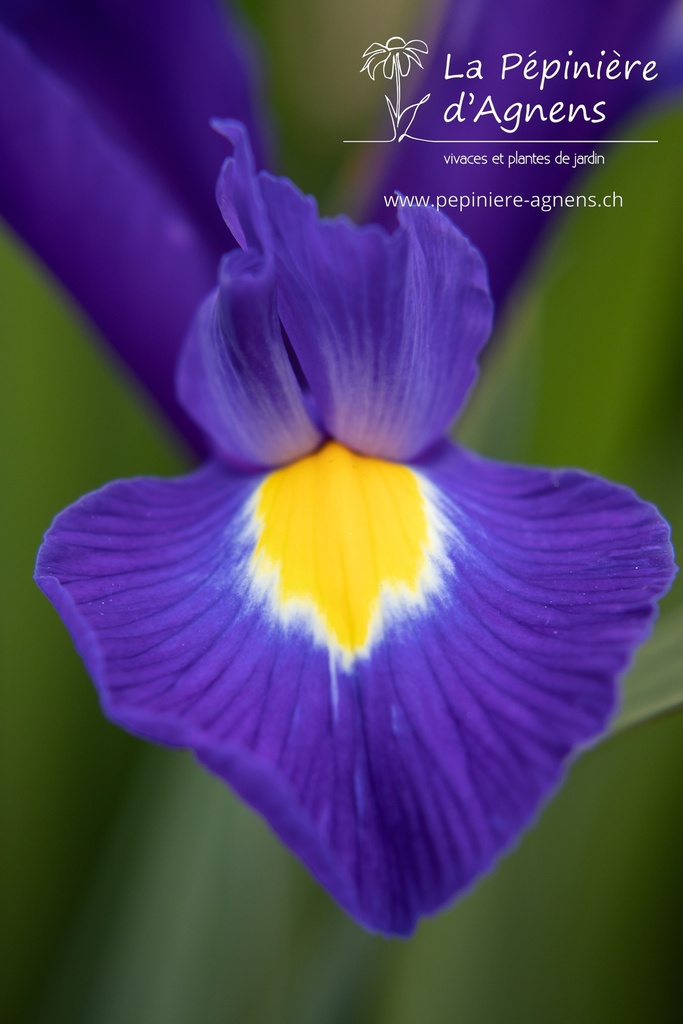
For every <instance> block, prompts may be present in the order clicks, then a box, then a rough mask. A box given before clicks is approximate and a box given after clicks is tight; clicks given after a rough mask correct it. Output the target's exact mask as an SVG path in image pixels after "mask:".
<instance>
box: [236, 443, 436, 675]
mask: <svg viewBox="0 0 683 1024" xmlns="http://www.w3.org/2000/svg"><path fill="white" fill-rule="evenodd" d="M423 492H424V487H423V485H422V484H421V482H420V479H419V478H418V476H417V474H416V473H415V472H413V470H411V469H409V468H408V467H407V466H402V465H399V464H397V463H394V462H385V461H383V460H381V459H375V458H367V457H365V456H362V455H358V454H356V453H355V452H352V451H350V450H349V449H348V448H345V447H343V446H342V445H340V444H338V443H337V442H335V441H330V442H328V443H327V444H326V445H324V447H323V448H321V449H320V450H319V451H317V452H315V453H314V454H313V455H309V456H307V457H306V458H303V459H300V460H299V461H297V462H294V463H292V464H291V465H289V466H285V467H284V468H283V469H278V470H275V471H274V472H272V473H270V474H269V475H268V476H267V477H266V479H265V480H264V482H263V483H262V484H261V485H260V487H259V488H258V490H257V492H256V495H255V499H254V504H253V506H252V515H253V517H254V525H255V533H256V546H255V549H254V553H253V556H252V561H251V573H252V578H253V579H254V581H255V582H256V583H257V584H258V585H260V587H261V588H262V589H264V590H265V591H266V592H268V593H269V594H270V596H271V598H272V599H273V602H272V603H273V605H274V608H275V610H276V612H277V613H278V614H279V615H280V616H281V617H282V618H283V619H284V620H287V619H288V618H290V617H291V616H304V617H306V618H308V620H309V623H310V625H311V627H312V629H313V632H314V633H315V634H316V635H317V636H318V637H320V638H321V639H322V640H323V641H324V642H326V643H327V645H328V647H329V648H330V649H331V650H337V651H339V652H340V653H341V655H342V658H343V660H344V661H346V662H348V661H349V660H350V659H351V658H353V657H354V656H355V655H357V654H359V653H361V652H362V651H363V649H364V648H366V647H367V646H368V644H369V641H370V640H371V634H372V633H373V630H375V629H376V628H377V626H378V623H379V621H380V620H381V617H382V612H383V610H385V609H386V607H387V606H391V607H392V608H393V609H394V610H395V609H396V608H397V607H403V606H406V605H408V606H409V605H415V604H421V603H422V602H423V600H424V590H425V587H426V585H428V577H429V575H430V553H433V549H434V531H433V528H432V526H431V525H430V516H429V510H428V500H427V498H426V496H425V494H424V493H423ZM432 575H433V574H432ZM311 617H312V619H311Z"/></svg>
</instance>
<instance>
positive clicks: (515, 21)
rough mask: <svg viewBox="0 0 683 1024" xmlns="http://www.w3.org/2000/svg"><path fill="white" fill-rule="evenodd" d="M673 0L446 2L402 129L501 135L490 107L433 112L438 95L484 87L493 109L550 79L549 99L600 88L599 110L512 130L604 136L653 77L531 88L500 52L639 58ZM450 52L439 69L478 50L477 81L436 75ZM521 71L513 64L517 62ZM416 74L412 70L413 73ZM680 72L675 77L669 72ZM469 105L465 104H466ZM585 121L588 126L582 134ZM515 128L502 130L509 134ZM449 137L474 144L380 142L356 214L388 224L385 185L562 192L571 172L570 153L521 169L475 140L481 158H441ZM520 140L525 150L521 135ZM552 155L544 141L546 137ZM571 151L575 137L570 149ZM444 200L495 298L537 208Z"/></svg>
mask: <svg viewBox="0 0 683 1024" xmlns="http://www.w3.org/2000/svg"><path fill="white" fill-rule="evenodd" d="M674 7H675V3H674V2H673V0H653V2H652V3H641V2H640V0H599V2H598V3H595V2H593V0H580V2H578V3H573V4H565V5H561V4H557V3H551V4H549V3H547V2H546V0H462V2H460V0H459V2H452V3H450V4H449V5H448V6H447V10H446V13H445V15H444V23H443V26H442V27H441V29H440V31H439V32H438V34H437V36H436V38H437V39H438V43H437V45H436V46H435V48H434V50H433V52H432V54H431V55H430V58H429V62H428V65H427V67H428V70H427V74H426V75H425V76H423V77H422V78H421V79H420V81H419V83H418V82H417V80H415V81H413V82H412V83H411V84H412V86H413V87H414V88H415V89H416V90H420V91H419V92H418V93H417V95H421V94H422V93H426V92H429V93H431V98H430V101H429V103H425V104H424V105H423V106H422V107H421V108H420V111H419V113H418V115H417V117H416V119H415V121H414V122H413V124H412V126H411V135H413V136H416V137H419V138H428V139H443V138H454V139H455V138H458V137H459V138H465V139H494V138H498V137H500V138H501V139H504V138H506V137H507V138H508V139H509V138H510V137H511V136H505V133H503V132H501V131H500V128H499V127H498V125H497V124H496V123H495V121H494V120H493V118H492V117H491V116H488V117H483V118H482V119H480V120H479V121H478V122H477V123H476V124H474V123H472V119H471V118H468V120H467V122H466V123H463V124H457V123H453V124H446V123H444V120H443V114H444V111H445V110H446V108H447V107H448V106H449V104H451V103H454V102H456V101H457V100H458V98H459V96H460V92H461V90H463V89H465V90H466V91H467V92H468V93H469V91H475V93H476V96H478V97H479V102H480V103H481V102H483V100H484V98H485V97H486V96H487V95H488V94H489V93H490V94H491V95H492V97H493V99H494V102H495V103H496V104H497V106H498V107H499V108H500V110H501V111H505V109H506V107H507V106H508V105H509V104H511V103H513V102H517V101H521V102H530V103H531V104H536V103H538V102H540V101H544V100H545V99H546V93H549V92H550V91H552V101H553V102H555V101H560V100H563V101H565V102H566V103H568V102H574V103H586V104H587V107H588V110H589V111H590V110H591V108H592V105H593V103H594V102H597V101H600V100H602V99H605V98H606V97H608V98H609V101H608V104H607V107H606V113H607V114H608V117H607V120H606V121H605V123H604V125H601V126H600V128H597V127H596V126H594V125H592V124H588V125H587V124H586V123H585V121H584V120H583V117H579V118H577V119H576V120H574V121H573V122H571V123H570V122H568V121H566V120H565V121H563V122H562V123H558V124H555V125H553V124H552V123H550V122H543V123H542V124H541V126H540V128H539V127H538V124H539V122H538V121H536V122H532V123H531V124H530V125H527V126H524V125H523V126H522V128H521V129H520V130H519V132H518V133H517V135H516V137H517V138H520V139H522V138H525V137H526V138H531V139H539V138H540V139H544V140H545V139H551V138H553V137H554V138H562V139H577V138H593V137H595V138H597V137H598V133H599V134H600V135H602V136H603V137H606V138H609V137H610V135H612V137H614V132H613V126H614V125H615V123H616V122H617V120H618V119H619V117H621V116H622V115H623V114H624V113H625V112H626V111H628V110H631V109H633V108H634V106H635V105H636V104H638V103H640V102H645V101H646V100H648V99H654V98H655V96H656V95H657V86H656V85H655V84H654V83H647V82H643V80H642V78H641V79H640V80H638V78H637V77H632V78H630V79H629V80H628V81H627V80H626V79H625V78H623V77H622V78H621V79H618V80H613V81H610V82H609V83H607V84H608V89H607V90H606V89H605V84H606V83H605V81H604V80H602V81H596V80H591V79H589V78H587V77H586V76H585V75H583V76H581V77H580V78H579V79H577V80H569V81H561V80H560V79H554V80H553V82H552V83H551V84H552V90H550V88H548V89H546V93H541V92H540V91H539V88H538V82H537V81H534V80H525V79H524V78H523V77H522V76H521V74H516V75H512V76H508V77H507V79H506V80H505V81H501V78H500V67H501V57H502V55H503V54H506V53H519V54H521V55H522V56H523V58H524V60H525V61H526V59H527V58H528V57H529V56H530V55H531V54H532V51H535V56H536V57H537V58H538V59H539V60H542V59H543V58H547V59H548V60H551V59H553V58H555V57H557V58H560V59H563V58H564V59H566V57H567V51H568V49H571V50H572V51H573V55H574V57H575V58H578V59H579V60H593V61H594V62H595V61H596V60H597V59H599V54H600V51H601V50H603V49H604V50H605V51H606V53H607V55H608V58H609V57H610V56H613V54H612V51H618V53H619V54H620V55H621V57H622V58H629V59H634V58H640V59H642V60H644V61H647V60H650V59H656V58H657V57H659V56H663V57H666V56H667V54H666V52H665V51H664V49H663V45H662V40H661V34H660V33H661V26H662V21H663V19H664V16H665V15H666V14H667V13H669V12H671V11H672V10H673V8H674ZM448 54H451V67H450V70H451V73H452V74H453V73H455V72H459V73H464V71H465V70H466V68H467V62H468V61H470V60H480V61H481V62H482V64H483V67H484V81H482V82H479V81H477V80H467V79H466V78H460V79H450V80H445V78H444V72H445V68H446V58H447V55H448ZM520 72H521V67H520ZM416 78H417V76H416ZM678 84H680V80H679V83H678ZM474 109H476V107H475V108H474ZM587 131H589V132H591V133H592V134H590V135H587V134H586V132H587ZM514 137H515V136H512V138H514ZM454 148H456V150H457V152H462V153H472V152H478V150H477V149H476V147H472V146H463V147H462V149H460V148H459V147H453V146H449V145H446V146H437V145H426V144H425V143H422V142H416V141H412V140H410V139H404V140H403V141H402V142H401V144H400V146H399V147H397V148H394V149H393V150H391V153H390V154H386V155H385V154H382V155H383V157H384V158H385V159H389V160H390V163H389V165H388V167H387V168H386V170H385V173H384V174H383V176H382V179H381V183H380V186H379V187H378V188H377V189H376V191H375V194H374V195H373V197H372V198H371V200H370V205H369V216H368V219H369V220H372V221H375V222H379V223H383V224H386V225H390V224H391V223H392V218H393V209H391V208H387V206H386V205H385V202H384V196H390V195H392V194H393V193H394V192H395V191H396V190H398V191H399V192H401V193H402V194H404V195H407V196H412V195H430V196H431V200H432V202H434V201H435V197H436V196H437V195H445V196H446V197H448V196H451V195H458V196H459V195H465V196H467V195H471V194H472V193H476V194H477V195H488V193H489V192H492V193H494V194H501V195H506V194H515V193H517V192H521V193H523V194H524V196H527V197H528V196H531V195H532V194H540V195H545V194H559V193H562V192H563V191H564V190H565V189H566V187H567V185H568V183H569V181H570V180H571V178H572V177H573V176H574V175H575V173H576V172H575V171H573V169H572V166H571V164H569V165H566V164H559V165H558V164H556V163H555V161H554V159H552V160H551V163H550V164H549V165H544V164H536V165H524V166H523V167H522V168H521V169H520V168H519V167H517V168H514V167H513V168H510V169H509V168H508V167H507V165H506V161H507V156H508V152H513V151H514V148H515V147H514V145H504V146H503V145H502V146H501V147H500V148H501V150H502V151H504V153H505V157H506V161H505V162H504V163H503V164H495V165H494V164H493V163H492V162H491V156H492V154H493V153H494V152H496V150H495V147H493V146H489V147H482V149H481V152H482V153H483V152H486V153H487V154H488V162H487V163H486V165H482V164H477V165H472V164H469V165H468V164H463V165H459V164H458V165H455V164H446V163H445V162H444V159H443V154H448V153H449V152H450V151H451V150H453V149H454ZM521 149H522V150H523V151H524V152H525V153H526V152H527V151H529V150H530V147H528V146H524V147H521ZM548 152H552V155H553V156H554V155H555V154H556V149H555V148H554V147H552V149H551V147H548ZM581 152H583V149H582V150H581ZM446 212H448V214H449V215H450V216H451V217H452V218H453V220H454V221H455V223H456V224H457V225H458V227H459V228H460V229H461V230H462V231H464V232H465V234H466V235H467V236H468V237H469V238H470V239H471V240H472V242H473V243H474V245H476V246H477V247H478V248H479V249H481V251H482V253H483V255H484V258H485V260H486V263H487V266H488V269H489V275H490V280H491V290H492V293H493V297H494V300H495V301H496V303H497V304H498V305H500V304H501V303H502V302H503V300H504V298H505V296H506V294H507V292H508V290H509V289H510V287H511V286H512V285H513V284H514V282H515V281H516V280H517V277H518V275H519V273H520V272H521V270H522V268H523V266H524V265H525V263H526V260H527V258H528V257H529V255H530V253H531V251H532V250H533V247H534V243H535V242H536V239H537V237H538V235H539V233H540V232H541V230H542V228H543V227H544V225H546V224H547V223H548V220H549V218H548V214H544V213H543V212H541V211H540V210H539V209H532V208H530V207H529V205H528V204H527V205H526V206H524V207H522V208H518V209H515V208H514V207H511V206H510V207H508V208H505V209H500V208H498V209H496V208H494V209H485V208H483V207H478V208H470V209H465V210H459V209H457V210H454V209H453V208H450V209H449V208H448V207H446Z"/></svg>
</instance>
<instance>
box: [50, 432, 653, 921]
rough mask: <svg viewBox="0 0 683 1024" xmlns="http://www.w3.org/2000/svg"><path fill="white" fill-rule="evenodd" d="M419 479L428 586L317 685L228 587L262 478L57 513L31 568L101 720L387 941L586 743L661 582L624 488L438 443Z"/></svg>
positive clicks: (236, 585)
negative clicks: (307, 873)
mask: <svg viewBox="0 0 683 1024" xmlns="http://www.w3.org/2000/svg"><path fill="white" fill-rule="evenodd" d="M418 472H419V474H420V479H421V480H422V481H423V483H422V485H421V486H422V488H423V494H425V495H426V496H427V499H428V501H429V502H430V507H431V508H432V511H433V512H434V514H435V520H434V522H435V528H436V529H437V531H438V545H437V549H435V550H436V555H435V557H436V558H437V559H438V562H437V563H436V564H438V571H439V574H440V576H439V579H438V580H437V585H435V587H434V588H433V589H432V590H431V591H430V592H429V594H428V595H427V596H428V600H427V602H426V604H424V605H423V606H422V607H421V610H418V611H415V612H414V613H411V614H403V615H401V616H399V617H397V618H394V619H390V620H388V622H387V624H386V627H385V628H384V630H383V632H382V633H381V635H379V637H378V638H377V639H376V642H375V643H374V646H372V647H371V649H370V650H369V651H368V652H366V653H365V654H363V655H362V656H361V655H359V656H358V657H356V658H355V660H353V662H352V663H351V665H347V666H346V667H344V666H343V665H338V666H337V668H336V670H334V671H333V670H332V665H333V662H334V659H333V658H332V656H331V652H330V651H328V650H327V649H326V648H325V646H324V645H321V643H320V642H319V641H318V639H317V638H316V637H315V636H313V635H312V634H311V635H307V633H306V631H305V630H304V629H303V628H300V627H293V626H291V624H290V625H287V624H285V623H283V622H280V621H278V620H276V619H273V617H272V616H271V615H268V614H267V613H266V611H265V610H264V607H265V606H264V605H263V603H262V602H260V601H259V600H256V599H255V598H254V595H253V592H252V591H250V589H249V585H248V584H249V573H248V570H247V564H248V560H249V558H250V556H251V552H252V551H253V547H254V540H253V538H252V536H251V534H250V529H249V524H250V522H253V520H252V519H250V516H251V515H252V513H251V512H250V509H251V508H253V499H254V494H255V489H256V488H257V487H258V486H260V485H261V484H262V482H263V481H264V479H265V478H264V477H260V476H257V477H246V476H240V475H238V474H233V473H230V472H229V471H227V470H225V469H223V468H220V467H218V466H215V465H210V466H207V467H206V468H205V469H203V470H201V471H199V472H197V473H195V474H193V475H192V476H189V477H186V478H183V479H179V480H174V481H160V480H137V481H131V482H123V483H116V484H111V485H109V486H108V487H106V488H104V489H103V490H101V491H99V492H97V493H95V494H92V495H90V496H88V497H86V498H84V499H82V500H81V501H80V502H78V503H77V504H76V505H74V506H72V508H70V509H68V510H67V511H66V512H64V513H62V515H60V516H59V517H58V518H57V520H56V521H55V523H54V525H53V527H52V528H51V530H50V531H49V533H48V535H47V537H46V541H45V544H44V546H43V549H42V551H41V553H40V555H39V560H38V565H37V570H36V578H37V580H38V583H39V584H40V586H41V587H42V589H43V590H44V591H45V593H46V594H47V595H48V597H49V598H50V599H51V600H52V601H53V603H54V604H55V605H56V607H57V608H58V610H59V612H60V614H61V615H62V617H63V618H64V620H65V622H66V624H67V626H68V627H69V629H70V630H71V632H72V635H73V637H74V640H75V642H76V644H77V646H78V648H79V650H80V652H81V654H82V656H83V657H84V659H85V661H86V663H87V665H88V667H89V670H90V672H91V674H92V675H93V677H94V679H95V682H96V684H97V686H98V689H99V691H100V695H101V698H102V701H103V705H104V707H105V710H106V711H107V713H108V714H109V715H110V717H111V718H112V719H113V720H114V721H117V722H119V723H120V724H122V725H124V726H126V727H127V728H129V729H130V730H131V731H133V732H136V733H138V734H140V735H143V736H146V737H148V738H151V739H155V740H158V741H161V742H164V743H169V744H173V745H180V746H188V747H190V748H192V749H193V750H194V751H195V753H196V754H197V756H198V757H199V759H200V760H201V761H203V762H204V763H205V764H207V765H208V766H209V767H210V768H211V769H212V770H213V771H215V772H217V773H218V774H219V775H221V776H222V777H223V778H224V779H225V780H226V781H228V782H229V783H230V784H231V785H233V786H234V787H235V788H236V789H237V791H238V792H239V793H240V794H241V795H242V796H243V797H244V798H245V799H247V800H248V801H249V802H250V803H252V804H253V806H254V807H255V808H256V809H257V810H259V811H260V812H261V813H262V814H264V815H265V816H266V818H267V819H268V821H269V823H270V824H271V826H272V827H273V828H274V829H275V831H276V832H278V833H279V835H280V836H281V837H282V838H283V839H284V840H285V842H287V843H288V844H289V845H290V846H291V847H292V849H293V850H294V851H295V852H296V853H297V854H298V855H299V856H300V857H301V858H302V860H303V861H304V862H305V863H306V864H307V865H308V866H309V868H310V869H311V870H312V871H313V873H314V874H315V875H316V876H317V877H318V879H319V880H320V881H321V882H322V883H323V884H324V885H325V886H326V887H327V888H328V889H329V890H330V892H331V893H332V895H333V896H334V897H335V898H336V899H337V900H338V901H339V902H340V903H341V904H342V906H344V907H345V908H346V909H347V910H348V911H349V912H350V913H351V914H353V915H354V916H356V917H357V918H358V919H359V920H360V921H361V922H363V923H364V924H365V925H367V926H368V927H370V928H373V929H379V930H383V931H387V932H399V933H407V932H409V931H410V930H411V929H412V927H413V926H414V923H415V919H416V917H417V916H418V915H419V914H421V913H425V912H428V911H431V910H434V909H435V908H437V907H438V906H440V905H441V904H443V903H444V902H446V901H448V900H449V899H451V898H452V897H453V896H454V895H455V894H456V893H457V892H458V891H460V890H461V889H462V888H463V887H465V886H467V885H468V884H469V883H470V882H471V881H472V880H473V879H474V878H475V877H476V876H477V875H478V874H479V873H481V872H482V871H483V870H485V869H486V868H487V867H489V866H490V864H491V863H492V861H493V859H494V858H495V857H496V855H497V854H498V853H499V852H500V851H501V850H502V849H503V848H505V847H506V846H507V845H509V843H510V842H511V841H512V839H513V838H514V837H515V836H516V835H518V833H519V831H520V829H521V828H523V827H524V826H525V825H527V824H528V823H529V821H530V820H531V818H532V817H533V815H534V813H535V812H536V811H537V809H538V807H539V804H540V803H541V802H542V800H543V799H544V798H546V797H547V796H548V794H549V793H550V792H551V791H552V789H553V788H554V787H555V786H556V785H557V783H558V781H559V780H560V778H561V775H562V772H563V768H564V765H565V763H566V760H567V758H568V756H569V755H570V754H571V753H572V751H573V750H575V749H576V748H577V746H578V745H580V744H583V743H586V742H587V741H589V740H590V739H591V738H593V737H594V736H595V735H597V733H599V731H600V730H601V729H602V728H604V725H605V723H606V721H607V719H608V716H609V715H610V713H611V712H612V710H613V706H614V683H615V677H616V676H617V675H618V674H619V673H620V672H621V671H622V670H623V669H624V668H625V667H626V665H627V663H628V660H629V658H630V656H631V654H632V652H633V649H634V647H635V645H636V644H637V643H638V642H639V641H640V640H642V639H643V637H644V636H645V635H646V634H647V632H648V629H649V627H650V624H651V621H652V618H653V601H654V600H655V599H656V598H657V597H658V596H660V595H661V594H662V593H663V592H664V591H665V590H666V589H667V587H668V585H669V583H670V580H671V577H672V575H673V563H672V553H671V547H670V543H669V539H668V529H667V526H666V524H665V523H664V522H663V521H662V520H661V519H660V517H659V516H658V514H657V512H656V510H655V509H654V508H653V507H652V506H649V505H646V504H645V503H643V502H641V501H639V500H638V499H637V498H636V496H635V495H634V494H633V493H632V492H631V491H629V490H627V489H625V488H621V487H617V486H614V485H612V484H608V483H606V482H604V481H601V480H598V479H596V478H593V477H590V476H587V475H585V474H582V473H578V472H556V473H553V472H549V471H545V470H533V469H523V468H516V467H510V466H503V465H498V464H494V463H487V462H485V461H483V460H481V459H478V458H476V457H475V456H471V455H468V454H466V453H464V452H460V451H457V450H455V449H452V448H450V447H448V446H446V445H444V446H443V447H442V449H441V450H440V452H439V453H438V454H436V455H433V456H432V457H431V458H430V459H429V460H425V461H424V462H423V463H422V464H421V465H420V466H419V469H418ZM291 514H292V515H296V514H297V510H296V509H292V510H291ZM330 557H331V558H333V557H334V552H331V553H330Z"/></svg>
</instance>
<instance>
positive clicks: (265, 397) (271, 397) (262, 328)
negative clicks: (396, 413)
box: [177, 121, 322, 468]
mask: <svg viewBox="0 0 683 1024" xmlns="http://www.w3.org/2000/svg"><path fill="white" fill-rule="evenodd" d="M214 124H215V127H216V128H217V129H218V130H219V131H220V132H221V134H223V135H224V136H225V137H227V138H228V139H231V140H232V141H233V143H234V145H235V157H234V159H230V160H226V161H225V163H224V165H223V168H222V170H221V174H220V177H219V180H218V188H217V193H218V202H219V205H220V207H221V210H222V212H223V215H224V217H225V220H226V222H227V224H228V226H229V227H230V228H231V230H232V232H233V234H234V236H235V238H236V240H237V242H238V243H239V245H240V246H241V247H242V251H236V252H232V253H229V254H228V255H227V256H225V257H224V258H223V260H222V261H221V266H220V274H219V283H218V288H217V289H216V290H215V291H214V292H213V293H212V294H211V295H210V296H209V298H208V299H207V300H206V301H205V302H204V303H203V305H202V307H201V309H200V311H199V313H198V314H197V316H196V318H195V320H194V323H193V325H192V329H191V330H190V332H189V335H188V338H187V342H186V344H185V348H184V350H183V354H182V358H181V361H180V365H179V368H178V381H177V382H178V397H179V399H180V401H181V402H182V403H183V405H184V406H185V408H186V409H187V411H188V412H189V414H190V415H191V416H192V418H193V419H194V421H195V422H196V423H198V424H200V426H202V427H203V428H204V430H205V431H207V433H208V434H209V436H210V438H211V440H212V442H213V444H214V447H215V449H216V451H217V452H218V453H219V454H220V455H221V457H222V458H223V459H225V460H227V461H228V462H229V463H231V464H232V465H236V466H238V467H242V468H245V467H250V468H257V467H263V466H276V465H280V464H281V463H284V462H290V461H291V460H292V459H295V458H298V457H299V456H301V455H305V454H306V453H307V452H310V451H312V450H313V449H314V448H316V447H317V446H318V444H319V443H320V441H321V439H322V435H321V434H320V431H319V430H318V429H317V427H316V426H314V424H313V423H312V422H311V419H310V417H309V415H308V413H307V412H306V408H305V404H304V396H303V393H302V390H301V387H300V386H299V383H298V381H297V379H296V375H295V371H294V369H293V367H292V364H291V362H290V360H289V355H288V353H287V348H286V345H285V340H284V338H283V335H282V328H281V326H280V320H279V317H278V311H277V292H276V278H275V260H274V257H273V253H272V248H273V246H272V239H271V232H270V227H269V224H268V220H267V217H266V212H265V209H264V206H263V200H262V198H261V194H260V191H259V188H258V186H257V183H256V179H255V177H254V164H253V158H252V154H251V149H250V147H249V142H248V139H247V135H246V132H245V129H244V127H243V125H240V124H238V123H237V122H233V121H226V122H215V123H214Z"/></svg>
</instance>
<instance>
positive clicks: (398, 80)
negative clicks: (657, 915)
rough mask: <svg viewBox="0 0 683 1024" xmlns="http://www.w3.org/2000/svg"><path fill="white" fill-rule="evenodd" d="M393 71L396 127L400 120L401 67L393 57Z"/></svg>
mask: <svg viewBox="0 0 683 1024" xmlns="http://www.w3.org/2000/svg"><path fill="white" fill-rule="evenodd" d="M394 70H395V72H396V127H397V128H398V122H399V121H400V120H401V65H400V63H399V61H398V59H397V58H396V57H394Z"/></svg>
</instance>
